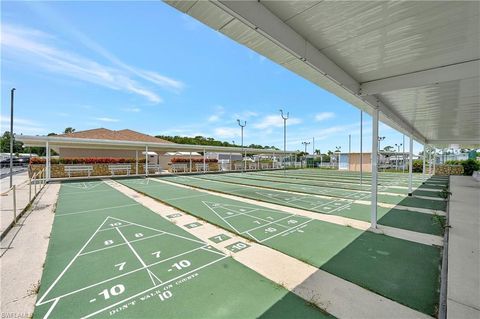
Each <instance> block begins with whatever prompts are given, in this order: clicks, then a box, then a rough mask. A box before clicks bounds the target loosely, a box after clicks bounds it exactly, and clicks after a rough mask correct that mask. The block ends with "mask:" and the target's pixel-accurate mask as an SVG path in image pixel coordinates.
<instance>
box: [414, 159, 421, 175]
mask: <svg viewBox="0 0 480 319" xmlns="http://www.w3.org/2000/svg"><path fill="white" fill-rule="evenodd" d="M412 171H413V172H414V173H421V172H423V160H418V159H417V160H414V161H413V165H412Z"/></svg>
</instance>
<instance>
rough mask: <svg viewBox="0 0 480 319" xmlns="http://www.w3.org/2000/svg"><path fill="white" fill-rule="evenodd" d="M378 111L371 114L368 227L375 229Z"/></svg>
mask: <svg viewBox="0 0 480 319" xmlns="http://www.w3.org/2000/svg"><path fill="white" fill-rule="evenodd" d="M378 113H379V111H378V109H375V110H373V114H372V199H371V217H370V218H371V221H370V224H371V225H370V227H371V228H373V229H376V228H377V189H378V187H377V186H378V185H377V182H378V178H377V174H378V167H377V166H378Z"/></svg>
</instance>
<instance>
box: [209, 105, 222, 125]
mask: <svg viewBox="0 0 480 319" xmlns="http://www.w3.org/2000/svg"><path fill="white" fill-rule="evenodd" d="M223 114H225V108H224V107H223V106H221V105H218V106H216V107H215V111H214V113H213V114H212V115H210V116H209V117H208V118H207V121H208V122H218V121H220V119H221V118H222V115H223Z"/></svg>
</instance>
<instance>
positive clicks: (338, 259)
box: [120, 179, 441, 315]
mask: <svg viewBox="0 0 480 319" xmlns="http://www.w3.org/2000/svg"><path fill="white" fill-rule="evenodd" d="M120 182H121V183H123V184H124V185H126V186H129V187H131V188H132V189H135V190H137V191H139V192H141V193H144V194H146V195H148V196H150V197H152V198H155V199H158V200H160V201H162V202H164V203H166V204H168V205H171V206H173V207H176V208H178V209H180V210H182V211H185V212H188V213H190V214H192V215H195V216H197V217H199V218H201V219H204V220H206V221H208V222H210V223H213V224H215V225H218V226H220V227H223V228H225V229H228V230H230V231H232V232H235V233H237V234H240V235H242V236H244V237H246V238H249V239H251V240H253V241H256V242H258V243H261V244H263V245H266V246H268V247H271V248H273V249H276V250H278V251H281V252H283V253H285V254H288V255H290V256H292V257H295V258H297V259H299V260H302V261H304V262H307V263H309V264H311V265H313V266H316V267H319V268H320V269H323V270H325V271H327V272H329V273H331V274H333V275H335V276H338V277H340V278H343V279H345V280H348V281H350V282H352V283H355V284H357V285H359V286H362V287H364V288H366V289H368V290H371V291H373V292H375V293H378V294H380V295H383V296H385V297H387V298H390V299H392V300H395V301H397V302H399V303H402V304H404V305H406V306H408V307H410V308H413V309H416V310H418V311H421V312H423V313H426V314H429V315H433V314H434V313H435V311H436V307H437V303H438V288H439V265H440V261H441V253H440V249H439V248H438V247H434V246H429V245H423V244H419V243H415V242H411V241H406V240H402V239H398V238H393V237H388V236H385V235H380V234H375V233H372V232H363V231H360V230H358V229H354V228H351V227H345V226H340V225H336V224H331V223H327V222H322V221H318V220H314V219H310V218H306V217H303V216H298V215H294V214H289V213H285V212H280V211H275V210H271V209H267V208H264V207H261V206H258V205H252V204H247V203H244V202H242V201H236V200H231V199H227V198H224V197H221V196H217V195H211V194H207V193H202V192H200V191H198V190H195V189H186V188H183V187H180V186H175V185H171V184H166V183H163V182H159V181H154V180H150V179H147V180H144V179H123V180H120Z"/></svg>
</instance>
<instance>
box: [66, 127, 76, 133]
mask: <svg viewBox="0 0 480 319" xmlns="http://www.w3.org/2000/svg"><path fill="white" fill-rule="evenodd" d="M73 132H75V129H74V128H73V127H67V128H66V129H65V131H63V133H65V134H69V133H73Z"/></svg>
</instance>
